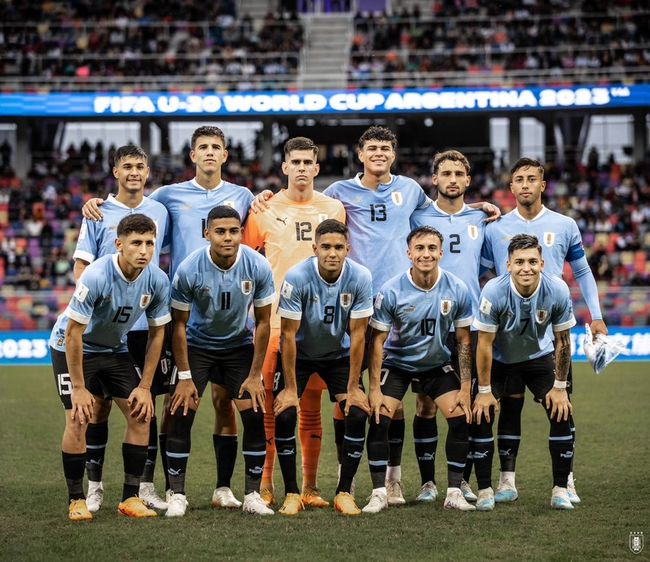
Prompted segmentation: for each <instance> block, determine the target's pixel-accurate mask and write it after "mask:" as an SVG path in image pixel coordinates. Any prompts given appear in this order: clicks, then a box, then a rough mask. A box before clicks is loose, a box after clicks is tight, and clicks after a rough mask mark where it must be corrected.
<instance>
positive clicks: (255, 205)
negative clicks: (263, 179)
mask: <svg viewBox="0 0 650 562" xmlns="http://www.w3.org/2000/svg"><path fill="white" fill-rule="evenodd" d="M272 197H273V192H272V191H271V190H270V189H265V190H264V191H262V192H261V193H258V194H257V195H256V196H255V198H254V199H253V200H252V201H251V208H250V210H251V212H252V213H254V214H257V213H263V212H264V211H266V210H267V209H268V208H269V207H270V205H269V204H268V201H269V200H270V199H271V198H272Z"/></svg>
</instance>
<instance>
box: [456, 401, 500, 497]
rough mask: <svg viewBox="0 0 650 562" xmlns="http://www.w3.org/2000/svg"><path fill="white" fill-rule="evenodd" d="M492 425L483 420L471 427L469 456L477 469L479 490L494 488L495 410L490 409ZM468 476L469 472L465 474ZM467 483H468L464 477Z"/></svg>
mask: <svg viewBox="0 0 650 562" xmlns="http://www.w3.org/2000/svg"><path fill="white" fill-rule="evenodd" d="M490 420H492V421H490V423H488V422H486V421H485V417H483V418H481V423H480V424H479V425H476V424H475V423H473V424H471V425H470V426H469V435H470V437H469V454H468V458H469V457H470V456H471V458H472V460H473V461H474V467H475V468H476V482H477V483H478V489H479V490H484V489H486V488H490V487H491V486H492V459H493V458H494V436H493V435H492V423H493V422H494V408H490ZM465 474H467V472H465ZM463 478H464V479H465V482H468V480H467V478H465V475H463Z"/></svg>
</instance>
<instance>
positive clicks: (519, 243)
mask: <svg viewBox="0 0 650 562" xmlns="http://www.w3.org/2000/svg"><path fill="white" fill-rule="evenodd" d="M531 248H535V249H536V250H537V251H538V252H539V254H540V256H541V255H542V247H541V246H540V245H539V240H538V239H537V236H533V235H532V234H515V235H514V236H513V237H512V238H511V239H510V244H508V258H509V257H510V256H511V255H512V254H513V252H515V251H517V250H529V249H531Z"/></svg>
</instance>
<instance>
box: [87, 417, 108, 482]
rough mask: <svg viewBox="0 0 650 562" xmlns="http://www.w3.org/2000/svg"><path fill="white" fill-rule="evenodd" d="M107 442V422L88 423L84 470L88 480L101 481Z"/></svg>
mask: <svg viewBox="0 0 650 562" xmlns="http://www.w3.org/2000/svg"><path fill="white" fill-rule="evenodd" d="M107 442H108V422H101V423H89V424H88V426H87V427H86V454H87V456H86V470H87V471H88V480H91V481H93V482H101V481H102V471H103V469H104V457H105V455H106V443H107Z"/></svg>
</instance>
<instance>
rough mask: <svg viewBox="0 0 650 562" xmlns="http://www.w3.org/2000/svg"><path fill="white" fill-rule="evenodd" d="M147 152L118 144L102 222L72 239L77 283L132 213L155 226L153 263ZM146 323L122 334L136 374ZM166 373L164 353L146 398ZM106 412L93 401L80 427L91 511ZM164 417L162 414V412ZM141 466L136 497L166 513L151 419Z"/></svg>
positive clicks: (156, 209) (156, 257)
mask: <svg viewBox="0 0 650 562" xmlns="http://www.w3.org/2000/svg"><path fill="white" fill-rule="evenodd" d="M147 164H148V158H147V154H146V153H145V152H144V151H143V150H142V149H141V148H140V147H137V146H133V145H128V146H121V147H119V148H118V149H117V150H116V151H115V162H114V166H113V176H114V177H115V179H116V180H117V195H116V196H113V195H110V196H109V197H108V199H107V200H106V203H105V204H104V206H103V211H104V220H103V221H102V222H96V221H92V220H88V219H84V220H83V222H82V223H81V230H80V231H79V237H78V239H77V247H76V249H75V252H74V254H73V256H72V257H73V258H74V260H75V263H74V277H75V281H78V280H79V277H81V274H82V273H83V272H84V270H85V269H86V267H88V265H89V264H91V263H92V262H94V261H95V260H96V259H97V258H100V257H102V256H105V255H106V254H112V253H113V252H114V251H115V230H116V228H117V225H118V223H119V222H120V220H121V219H122V218H124V217H127V216H129V215H132V214H134V213H142V214H144V215H146V216H148V217H149V218H150V219H152V220H153V221H154V223H155V225H156V246H155V249H154V254H153V258H152V261H153V263H154V264H156V265H158V263H159V261H160V251H161V248H162V247H163V245H164V239H165V238H166V236H167V227H168V222H169V221H168V215H167V210H166V209H165V207H164V206H163V205H161V204H160V203H158V202H157V201H152V200H151V199H149V198H147V197H145V196H144V187H145V185H146V183H147V178H148V177H149V166H148V165H147ZM148 334H149V332H148V326H147V319H146V317H145V316H144V315H142V316H140V318H139V319H138V320H137V321H136V323H135V325H134V326H133V329H132V330H131V331H130V332H129V333H128V335H127V345H128V348H129V353H130V354H131V357H133V359H134V360H135V362H136V365H137V366H138V367H139V368H140V370H141V371H142V370H143V369H144V358H145V351H146V349H147V338H148ZM170 372H171V360H170V359H169V358H168V357H167V355H166V354H165V355H163V357H162V358H161V361H160V364H159V366H158V369H157V370H156V374H155V376H154V380H153V384H152V386H151V394H152V396H153V397H154V408H155V397H156V396H159V395H161V394H167V391H168V387H169V378H168V376H167V375H168V373H170ZM110 411H111V400H104V399H103V398H100V399H99V400H97V404H96V412H97V415H96V416H95V420H94V423H89V424H88V427H87V429H86V447H87V451H88V453H87V461H86V470H87V472H88V495H87V498H86V504H87V506H88V510H89V511H90V512H91V513H95V512H96V511H98V510H99V508H100V507H101V505H102V502H103V501H104V485H103V483H102V472H103V467H104V456H105V452H106V444H107V442H108V415H109V414H110ZM163 417H164V414H163ZM149 427H150V432H151V433H150V436H149V445H148V449H147V462H146V464H145V469H144V473H143V474H142V480H141V482H140V491H139V494H138V495H139V497H140V498H141V499H142V500H144V502H145V503H146V504H147V505H148V506H149V507H152V508H154V509H167V504H166V503H165V502H164V501H163V500H162V499H160V498H159V497H158V494H156V491H155V488H154V484H153V477H154V468H155V466H156V452H157V450H158V447H157V443H158V429H157V424H156V416H155V413H154V416H153V417H152V418H151V423H150V426H149Z"/></svg>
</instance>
